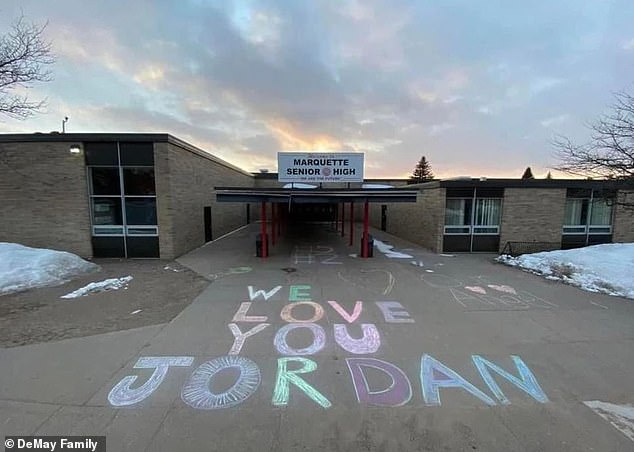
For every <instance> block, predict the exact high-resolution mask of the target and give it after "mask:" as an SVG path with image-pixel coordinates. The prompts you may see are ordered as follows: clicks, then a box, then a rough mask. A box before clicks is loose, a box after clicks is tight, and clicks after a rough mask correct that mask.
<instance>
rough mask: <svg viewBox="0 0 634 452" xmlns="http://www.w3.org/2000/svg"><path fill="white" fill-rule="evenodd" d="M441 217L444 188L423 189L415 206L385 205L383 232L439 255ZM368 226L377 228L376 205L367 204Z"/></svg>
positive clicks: (379, 219)
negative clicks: (385, 223)
mask: <svg viewBox="0 0 634 452" xmlns="http://www.w3.org/2000/svg"><path fill="white" fill-rule="evenodd" d="M444 215H445V189H444V188H430V189H423V190H421V191H420V192H419V193H418V196H417V200H416V203H390V204H387V229H386V232H388V233H390V234H393V235H396V236H398V237H401V238H403V239H405V240H409V241H410V242H414V243H418V244H419V245H422V246H424V247H425V248H428V249H430V250H431V251H434V252H436V253H440V252H441V250H442V239H443V224H444ZM370 224H372V226H373V227H375V228H380V227H381V204H380V203H377V204H370Z"/></svg>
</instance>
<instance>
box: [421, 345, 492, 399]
mask: <svg viewBox="0 0 634 452" xmlns="http://www.w3.org/2000/svg"><path fill="white" fill-rule="evenodd" d="M420 382H421V387H422V388H423V399H425V403H426V404H427V405H432V406H440V393H439V391H438V388H462V389H464V390H465V391H467V392H469V393H470V394H472V395H474V396H475V397H477V398H478V399H480V400H482V401H483V402H484V403H486V404H487V405H495V401H494V400H493V399H492V398H491V397H489V396H488V395H486V394H485V393H484V392H482V391H480V390H479V389H478V388H476V387H475V386H473V385H472V384H471V383H469V382H468V381H467V380H465V379H464V378H462V377H461V376H460V375H459V374H458V373H457V372H456V371H454V370H452V369H450V368H449V367H447V366H445V365H444V364H443V363H441V362H440V361H437V360H436V359H434V358H432V357H431V356H429V355H423V357H422V359H421V363H420Z"/></svg>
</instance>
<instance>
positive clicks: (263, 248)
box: [260, 201, 268, 258]
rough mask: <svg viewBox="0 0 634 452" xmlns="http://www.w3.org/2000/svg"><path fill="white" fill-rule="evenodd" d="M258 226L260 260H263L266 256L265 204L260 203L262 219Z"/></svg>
mask: <svg viewBox="0 0 634 452" xmlns="http://www.w3.org/2000/svg"><path fill="white" fill-rule="evenodd" d="M260 220H261V223H262V224H261V225H260V234H261V235H262V258H265V257H266V256H267V254H268V250H267V249H266V248H267V247H266V202H264V201H263V202H262V218H260Z"/></svg>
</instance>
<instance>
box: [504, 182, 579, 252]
mask: <svg viewBox="0 0 634 452" xmlns="http://www.w3.org/2000/svg"><path fill="white" fill-rule="evenodd" d="M565 205H566V189H565V188H506V189H504V199H503V201H502V224H501V225H500V249H502V248H503V247H504V244H505V243H506V242H507V241H518V242H532V241H537V242H561V226H562V224H563V221H564V209H565Z"/></svg>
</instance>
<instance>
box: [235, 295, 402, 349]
mask: <svg viewBox="0 0 634 452" xmlns="http://www.w3.org/2000/svg"><path fill="white" fill-rule="evenodd" d="M252 304H253V303H252V302H248V301H245V302H243V303H241V304H240V307H239V308H238V310H237V312H236V313H235V315H234V316H233V319H232V323H229V324H228V325H227V327H228V328H229V330H230V331H231V334H233V337H234V342H233V345H232V346H231V349H230V350H229V355H238V354H240V351H241V350H242V347H243V346H244V344H245V342H246V340H247V339H248V338H250V337H252V336H254V335H256V334H257V333H259V332H261V331H264V330H265V329H266V328H267V327H269V326H270V325H271V324H270V323H267V321H268V316H265V315H249V314H248V312H249V310H250V309H251V307H252ZM328 304H329V305H330V306H331V307H332V309H333V310H334V311H335V312H337V314H338V315H339V316H340V317H341V318H342V319H343V320H345V321H346V322H347V323H348V324H352V323H354V322H355V321H356V320H357V319H358V318H359V316H360V315H361V312H362V311H363V301H356V302H355V304H354V307H353V308H352V311H351V312H348V311H347V310H346V309H345V308H344V307H343V306H341V305H340V304H339V303H338V302H337V301H335V300H329V301H328ZM375 304H376V306H377V307H378V308H379V310H380V311H381V313H382V314H383V318H384V319H385V321H386V322H387V323H414V319H412V318H411V317H410V315H409V313H408V312H407V311H406V310H405V309H404V308H403V306H402V305H401V304H400V303H399V302H397V301H377V302H375ZM298 308H300V309H301V308H305V309H307V310H309V311H310V312H311V314H310V315H309V316H308V317H307V318H301V319H300V318H297V316H296V314H295V311H296V310H297V309H298ZM323 316H324V308H323V307H322V306H321V305H320V304H319V303H316V302H314V301H295V302H293V303H290V304H287V305H285V306H284V307H283V308H282V309H281V311H280V317H281V318H282V320H284V321H285V322H288V323H287V324H286V325H284V326H282V327H281V328H280V329H279V330H278V331H277V332H276V334H275V338H274V340H273V344H274V345H275V348H276V349H277V351H278V353H279V354H280V355H287V356H307V355H314V354H316V353H318V352H320V351H321V350H322V349H323V348H324V346H325V345H326V332H325V330H324V328H323V327H322V326H320V325H318V324H317V322H318V321H320V320H321V319H322V318H323ZM240 322H242V323H257V325H255V326H254V327H253V328H251V329H244V331H243V328H240V326H238V323H240ZM360 327H361V337H360V338H355V337H352V335H351V334H350V332H349V329H348V325H346V324H344V323H335V324H334V325H333V334H334V338H335V342H336V343H337V344H339V346H340V347H341V348H343V349H344V350H346V351H348V352H350V353H352V354H355V355H365V354H371V353H375V352H376V351H377V350H378V349H379V348H380V346H381V335H380V334H379V330H378V329H377V327H376V325H374V324H373V323H362V324H361V325H360ZM294 331H295V332H300V331H305V332H310V334H312V338H313V339H312V343H311V344H310V345H309V346H307V347H304V348H292V347H291V346H289V345H288V341H287V337H288V336H289V334H291V332H294Z"/></svg>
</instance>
